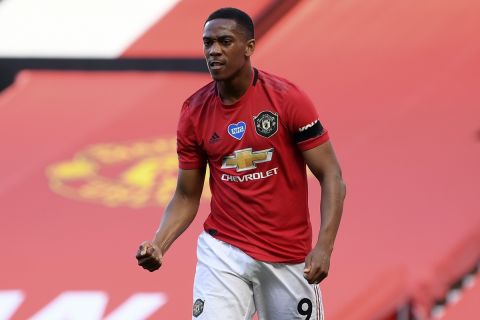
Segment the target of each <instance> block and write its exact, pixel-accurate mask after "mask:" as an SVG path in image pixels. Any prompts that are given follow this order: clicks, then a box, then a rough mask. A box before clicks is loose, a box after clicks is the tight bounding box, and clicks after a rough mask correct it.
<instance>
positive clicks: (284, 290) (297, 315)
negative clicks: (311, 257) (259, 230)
mask: <svg viewBox="0 0 480 320" xmlns="http://www.w3.org/2000/svg"><path fill="white" fill-rule="evenodd" d="M261 264H262V269H261V272H260V273H259V274H258V278H257V279H256V281H255V282H254V300H255V305H256V308H257V311H258V316H259V319H260V320H270V319H275V320H294V319H298V320H323V317H324V316H323V305H322V296H321V292H320V288H319V286H318V285H312V284H309V283H308V282H307V281H306V280H305V278H304V277H303V268H304V264H303V263H301V264H295V265H291V264H269V263H263V262H262V263H261Z"/></svg>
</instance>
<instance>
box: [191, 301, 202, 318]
mask: <svg viewBox="0 0 480 320" xmlns="http://www.w3.org/2000/svg"><path fill="white" fill-rule="evenodd" d="M204 305H205V301H204V300H202V299H197V300H195V303H194V304H193V316H194V317H195V318H196V317H198V316H199V315H201V314H202V312H203V306H204Z"/></svg>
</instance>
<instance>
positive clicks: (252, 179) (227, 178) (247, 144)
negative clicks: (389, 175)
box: [177, 69, 328, 263]
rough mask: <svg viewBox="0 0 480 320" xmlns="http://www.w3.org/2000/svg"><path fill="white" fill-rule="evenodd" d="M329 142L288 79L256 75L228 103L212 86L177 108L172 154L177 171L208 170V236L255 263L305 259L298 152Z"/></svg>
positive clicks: (304, 199) (306, 229) (306, 228)
mask: <svg viewBox="0 0 480 320" xmlns="http://www.w3.org/2000/svg"><path fill="white" fill-rule="evenodd" d="M326 141H328V134H327V131H326V130H325V129H324V128H323V127H322V125H321V124H320V121H319V118H318V113H317V111H316V109H315V107H314V106H313V104H312V102H311V101H310V100H309V99H308V98H307V96H306V95H305V94H304V93H303V92H302V91H301V90H300V89H298V88H297V87H296V86H295V85H293V84H292V83H290V82H288V81H287V80H285V79H282V78H279V77H277V76H274V75H271V74H268V73H266V72H263V71H257V70H256V69H254V79H253V81H252V84H251V86H250V87H249V88H248V90H247V92H246V93H245V94H244V95H243V96H242V98H241V99H240V100H239V101H237V102H236V103H235V104H233V105H224V104H223V103H222V101H221V99H220V97H219V95H218V92H217V89H216V85H215V82H211V83H209V84H208V85H206V86H205V87H203V88H201V89H200V90H198V91H197V92H196V93H195V94H193V95H192V96H191V97H190V98H189V99H187V100H186V101H185V103H184V105H183V107H182V111H181V116H180V121H179V125H178V132H177V148H178V150H177V152H178V156H179V163H180V164H179V166H180V168H181V169H198V168H202V167H204V166H206V164H207V163H208V164H209V167H210V181H209V182H210V189H211V193H212V199H211V212H210V215H209V216H208V218H207V219H206V221H205V223H204V228H205V230H206V231H207V232H209V233H210V234H211V235H212V236H214V237H215V238H217V239H219V240H222V241H224V242H227V243H229V244H231V245H233V246H235V247H238V248H240V249H241V250H243V251H244V252H245V253H247V254H248V255H250V256H251V257H253V258H254V259H257V260H261V261H268V262H283V263H300V262H303V261H305V257H306V255H307V254H308V252H309V251H310V250H311V243H312V230H311V224H310V214H309V210H308V190H307V174H306V164H305V161H304V159H303V157H302V153H301V152H302V151H305V150H308V149H311V148H314V147H316V146H318V145H320V144H322V143H324V142H326Z"/></svg>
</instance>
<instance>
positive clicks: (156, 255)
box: [136, 241, 163, 272]
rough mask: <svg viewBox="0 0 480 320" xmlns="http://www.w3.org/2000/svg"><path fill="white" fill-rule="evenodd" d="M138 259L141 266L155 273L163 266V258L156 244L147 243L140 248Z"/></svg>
mask: <svg viewBox="0 0 480 320" xmlns="http://www.w3.org/2000/svg"><path fill="white" fill-rule="evenodd" d="M136 258H137V260H138V265H139V266H142V268H143V269H147V270H148V271H150V272H153V271H155V270H157V269H158V268H160V266H161V265H162V259H163V256H162V253H161V252H160V249H159V248H158V247H157V246H156V245H155V244H154V243H152V242H150V241H145V242H143V243H142V244H141V245H140V247H139V248H138V251H137V255H136Z"/></svg>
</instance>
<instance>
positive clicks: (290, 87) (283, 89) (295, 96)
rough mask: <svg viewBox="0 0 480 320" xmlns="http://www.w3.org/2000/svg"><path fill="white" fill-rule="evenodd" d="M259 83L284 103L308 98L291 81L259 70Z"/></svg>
mask: <svg viewBox="0 0 480 320" xmlns="http://www.w3.org/2000/svg"><path fill="white" fill-rule="evenodd" d="M258 83H259V84H260V85H261V86H262V87H263V88H264V89H265V90H266V91H270V92H272V93H274V94H275V95H278V96H280V97H281V98H282V99H283V100H284V101H291V102H295V101H298V100H299V99H300V100H302V99H304V98H306V94H305V92H304V91H303V90H302V89H300V88H299V87H298V86H297V85H296V84H294V83H293V82H291V81H290V80H287V79H285V78H283V77H280V76H277V75H274V74H271V73H268V72H266V71H263V70H258Z"/></svg>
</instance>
